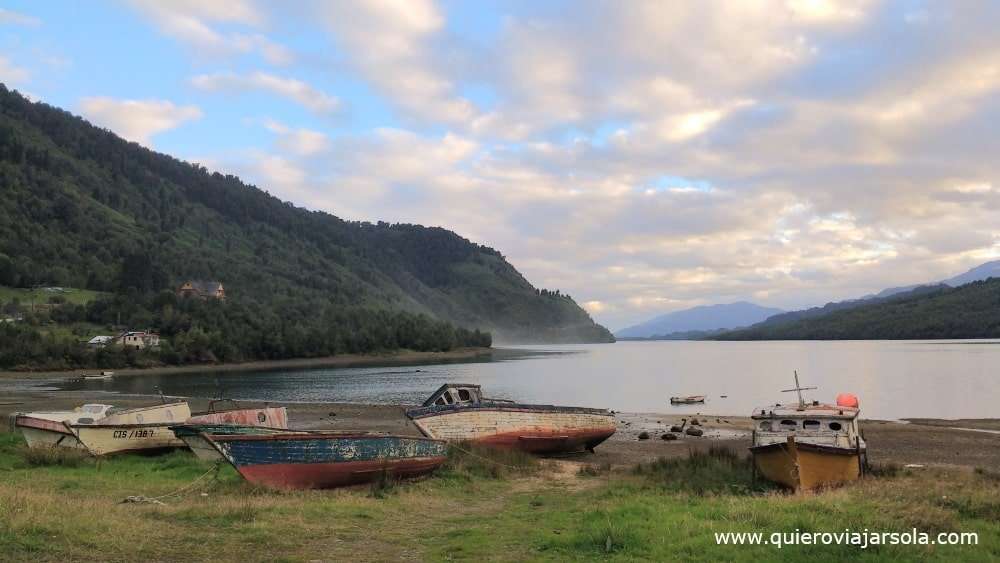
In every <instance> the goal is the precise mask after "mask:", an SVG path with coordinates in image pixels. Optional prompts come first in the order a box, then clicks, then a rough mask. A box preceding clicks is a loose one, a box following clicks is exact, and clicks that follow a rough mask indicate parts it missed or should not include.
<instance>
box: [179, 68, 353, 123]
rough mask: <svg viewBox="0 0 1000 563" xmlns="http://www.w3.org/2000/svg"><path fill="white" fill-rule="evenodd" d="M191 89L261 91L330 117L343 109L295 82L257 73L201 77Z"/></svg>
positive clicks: (314, 89)
mask: <svg viewBox="0 0 1000 563" xmlns="http://www.w3.org/2000/svg"><path fill="white" fill-rule="evenodd" d="M191 85H192V86H194V87H195V88H198V89H200V90H205V91H208V92H226V93H230V94H238V93H240V92H243V91H246V90H262V91H266V92H271V93H272V94H277V95H279V96H282V97H285V98H288V99H289V100H292V101H293V102H295V103H297V104H300V105H302V106H304V107H306V108H307V109H309V110H311V111H313V112H316V113H330V112H333V111H336V110H337V109H339V108H340V105H341V103H340V100H339V99H337V98H336V97H335V96H331V95H329V94H326V93H324V92H322V91H320V90H317V89H316V88H314V87H312V86H310V85H309V84H307V83H306V82H303V81H301V80H297V79H294V78H285V77H281V76H276V75H274V74H269V73H266V72H261V71H256V72H252V73H249V74H234V73H229V72H220V73H215V74H201V75H198V76H195V77H193V78H192V79H191Z"/></svg>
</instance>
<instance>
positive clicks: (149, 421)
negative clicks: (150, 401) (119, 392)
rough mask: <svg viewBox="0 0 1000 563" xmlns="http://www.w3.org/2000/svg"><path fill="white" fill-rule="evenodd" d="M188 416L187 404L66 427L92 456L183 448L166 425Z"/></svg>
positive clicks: (109, 417)
mask: <svg viewBox="0 0 1000 563" xmlns="http://www.w3.org/2000/svg"><path fill="white" fill-rule="evenodd" d="M190 417H191V407H189V406H188V404H187V403H170V404H164V405H155V406H152V407H143V408H138V409H129V410H126V411H121V412H113V413H111V414H109V415H108V416H106V417H104V418H102V419H100V420H96V421H93V422H78V423H75V424H66V427H67V428H69V430H70V432H72V433H73V435H74V436H75V437H76V439H77V440H78V441H79V442H80V443H81V444H82V445H83V447H85V448H86V449H87V451H89V452H90V453H91V454H93V455H95V456H101V455H107V454H114V453H121V452H134V451H141V450H162V449H170V448H183V447H185V444H184V442H183V441H181V440H180V439H178V438H177V437H176V436H174V433H173V431H171V430H170V429H169V428H168V426H172V425H174V424H178V423H181V422H184V421H185V420H187V419H188V418H190Z"/></svg>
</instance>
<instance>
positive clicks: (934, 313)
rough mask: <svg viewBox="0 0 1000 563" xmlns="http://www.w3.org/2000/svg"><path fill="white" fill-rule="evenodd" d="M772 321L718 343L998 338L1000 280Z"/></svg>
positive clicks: (728, 334) (927, 290) (722, 337)
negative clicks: (737, 341)
mask: <svg viewBox="0 0 1000 563" xmlns="http://www.w3.org/2000/svg"><path fill="white" fill-rule="evenodd" d="M774 319H775V317H772V318H771V319H768V320H767V321H765V322H763V323H759V324H757V325H754V326H752V327H749V328H746V329H743V330H735V331H730V332H726V333H723V334H721V335H718V336H715V337H714V338H715V339H717V340H867V339H931V338H1000V278H990V279H988V280H985V281H978V282H973V283H970V284H967V285H963V286H960V287H956V288H949V287H947V286H944V285H940V286H936V287H933V288H931V287H927V288H920V290H919V291H913V292H910V293H908V294H906V295H902V296H893V297H892V298H889V299H885V300H880V301H875V302H868V303H865V304H860V305H857V306H854V307H851V308H849V309H845V310H834V311H832V312H829V313H827V314H825V315H822V316H810V317H805V318H797V319H796V318H791V319H789V320H787V321H786V322H774Z"/></svg>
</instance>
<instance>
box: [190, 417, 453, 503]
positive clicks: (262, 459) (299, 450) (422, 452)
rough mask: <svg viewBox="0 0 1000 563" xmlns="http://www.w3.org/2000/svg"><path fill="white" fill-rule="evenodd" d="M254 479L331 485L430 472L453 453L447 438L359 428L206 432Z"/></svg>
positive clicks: (282, 484) (281, 485) (275, 484)
mask: <svg viewBox="0 0 1000 563" xmlns="http://www.w3.org/2000/svg"><path fill="white" fill-rule="evenodd" d="M202 436H204V437H205V438H206V439H207V440H208V441H209V442H210V443H212V444H213V445H214V446H215V448H216V449H217V450H218V451H219V453H220V454H222V457H223V458H225V459H226V460H227V461H228V462H229V463H231V464H232V465H233V467H235V468H236V470H237V471H239V473H240V475H242V476H243V478H244V479H246V480H247V481H249V482H250V483H254V484H257V485H263V486H266V487H271V488H276V489H327V488H333V487H342V486H346V485H355V484H359V483H365V482H369V481H372V480H374V479H376V478H378V477H379V476H380V475H383V474H386V475H389V476H391V477H393V478H404V477H416V476H419V475H424V474H427V473H430V472H431V471H433V470H435V469H437V468H438V467H440V466H441V464H443V463H444V462H445V460H446V459H447V450H446V444H445V442H443V441H441V440H434V439H431V438H424V437H420V436H394V435H387V434H369V433H355V432H332V431H328V432H327V431H310V432H301V431H299V432H282V433H276V434H242V435H238V434H206V433H202Z"/></svg>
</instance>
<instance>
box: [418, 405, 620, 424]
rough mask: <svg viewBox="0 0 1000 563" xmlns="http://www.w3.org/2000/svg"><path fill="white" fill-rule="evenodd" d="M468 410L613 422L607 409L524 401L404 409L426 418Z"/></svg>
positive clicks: (611, 415) (612, 416)
mask: <svg viewBox="0 0 1000 563" xmlns="http://www.w3.org/2000/svg"><path fill="white" fill-rule="evenodd" d="M470 410H496V411H501V412H533V413H552V414H559V413H565V414H589V415H594V416H605V417H608V418H611V419H612V422H614V414H612V413H611V411H610V410H608V409H599V408H591V407H567V406H560V405H533V404H525V403H491V402H486V401H483V402H480V403H474V404H461V403H455V404H451V405H431V406H429V407H414V408H411V409H407V410H406V416H408V417H410V418H413V419H416V418H426V417H429V416H435V415H443V414H453V413H458V412H463V411H470Z"/></svg>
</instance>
